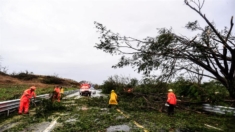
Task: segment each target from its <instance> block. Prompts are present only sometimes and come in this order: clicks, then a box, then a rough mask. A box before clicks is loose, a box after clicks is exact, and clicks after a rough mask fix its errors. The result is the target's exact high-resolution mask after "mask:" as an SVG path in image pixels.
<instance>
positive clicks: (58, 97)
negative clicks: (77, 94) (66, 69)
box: [52, 86, 60, 102]
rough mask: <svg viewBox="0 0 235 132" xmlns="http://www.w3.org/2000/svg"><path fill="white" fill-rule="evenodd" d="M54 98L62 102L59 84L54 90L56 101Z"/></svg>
mask: <svg viewBox="0 0 235 132" xmlns="http://www.w3.org/2000/svg"><path fill="white" fill-rule="evenodd" d="M54 100H57V101H58V102H60V88H59V86H56V87H55V88H54V91H53V100H52V101H54Z"/></svg>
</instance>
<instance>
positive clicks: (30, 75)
mask: <svg viewBox="0 0 235 132" xmlns="http://www.w3.org/2000/svg"><path fill="white" fill-rule="evenodd" d="M11 76H12V77H15V78H18V79H21V80H33V79H36V78H37V76H36V75H33V73H32V72H31V73H29V72H28V71H25V72H20V73H13V74H12V75H11Z"/></svg>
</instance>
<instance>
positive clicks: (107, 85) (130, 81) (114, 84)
mask: <svg viewBox="0 0 235 132" xmlns="http://www.w3.org/2000/svg"><path fill="white" fill-rule="evenodd" d="M137 84H138V80H137V79H136V78H129V77H122V76H118V75H115V76H111V77H109V78H108V80H105V81H104V83H103V84H102V85H101V86H100V88H101V89H102V92H103V93H106V94H109V93H110V92H111V90H115V91H116V92H117V93H120V94H122V93H124V90H123V89H124V88H134V87H135V86H137Z"/></svg>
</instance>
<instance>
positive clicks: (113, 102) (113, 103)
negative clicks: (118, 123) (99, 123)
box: [109, 90, 118, 107]
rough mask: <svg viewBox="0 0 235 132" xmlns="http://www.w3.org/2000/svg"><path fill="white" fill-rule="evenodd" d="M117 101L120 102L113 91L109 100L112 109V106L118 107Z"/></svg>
mask: <svg viewBox="0 0 235 132" xmlns="http://www.w3.org/2000/svg"><path fill="white" fill-rule="evenodd" d="M117 100H118V96H117V94H116V93H115V91H114V90H111V93H110V99H109V107H111V106H117V105H118V102H117Z"/></svg>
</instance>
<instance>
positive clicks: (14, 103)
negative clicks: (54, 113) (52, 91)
mask: <svg viewBox="0 0 235 132" xmlns="http://www.w3.org/2000/svg"><path fill="white" fill-rule="evenodd" d="M75 92H78V90H71V91H65V92H64V95H65V96H66V95H69V94H72V93H75ZM37 97H39V98H44V99H49V98H50V95H49V94H43V95H38V96H36V100H35V102H39V101H40V100H37ZM19 105H20V99H14V100H8V101H2V102H0V115H1V114H2V113H6V114H7V116H9V114H10V113H11V112H13V111H15V110H17V109H18V108H19Z"/></svg>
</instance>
